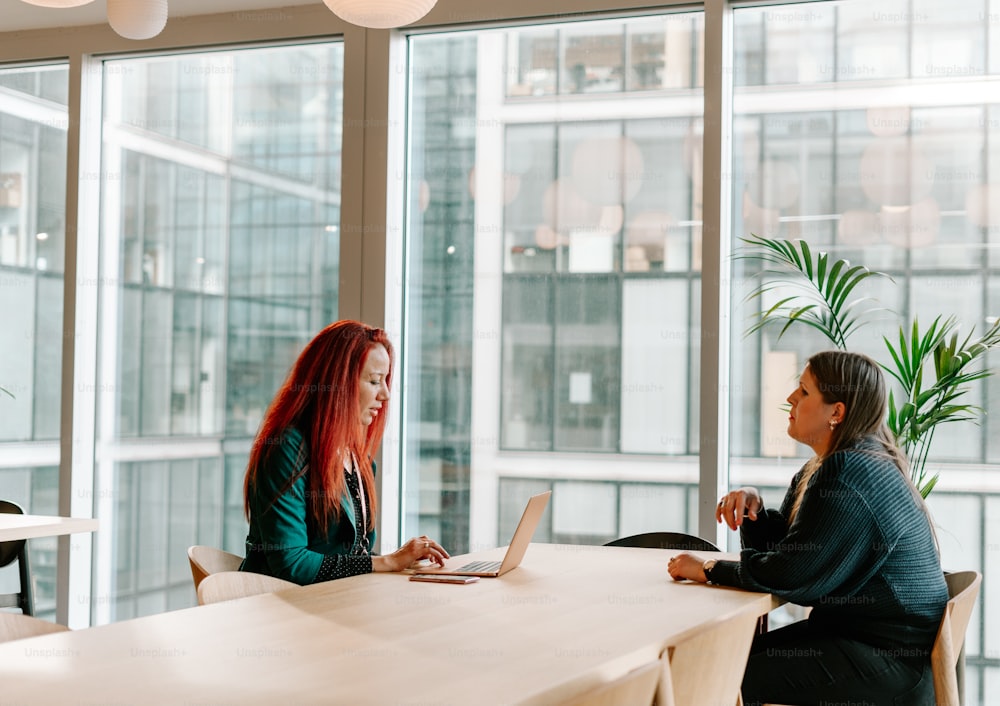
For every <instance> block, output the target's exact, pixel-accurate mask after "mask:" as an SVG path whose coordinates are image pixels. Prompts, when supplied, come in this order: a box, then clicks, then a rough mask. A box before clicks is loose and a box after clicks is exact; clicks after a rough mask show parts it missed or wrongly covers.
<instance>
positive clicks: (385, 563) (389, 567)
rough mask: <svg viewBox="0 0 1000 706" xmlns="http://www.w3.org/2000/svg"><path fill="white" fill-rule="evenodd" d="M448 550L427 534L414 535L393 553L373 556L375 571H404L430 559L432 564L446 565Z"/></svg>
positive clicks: (373, 568)
mask: <svg viewBox="0 0 1000 706" xmlns="http://www.w3.org/2000/svg"><path fill="white" fill-rule="evenodd" d="M448 558H449V554H448V552H446V551H445V550H444V547H442V546H441V545H440V544H438V543H437V542H435V541H434V540H433V539H431V538H429V537H427V536H420V537H414V538H412V539H411V540H410V541H408V542H407V543H406V544H404V545H403V546H401V547H400V548H399V549H397V550H396V551H394V552H393V553H392V554H385V555H383V556H373V557H372V570H373V571H402V570H403V569H408V568H409V567H410V566H411V565H412V564H415V563H416V562H418V561H421V560H423V559H428V560H430V562H431V563H432V564H437V565H438V566H444V560H445V559H448Z"/></svg>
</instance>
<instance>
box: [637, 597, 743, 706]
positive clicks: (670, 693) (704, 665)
mask: <svg viewBox="0 0 1000 706" xmlns="http://www.w3.org/2000/svg"><path fill="white" fill-rule="evenodd" d="M756 627H757V616H756V615H754V614H753V613H744V614H743V615H740V616H738V617H736V618H734V619H733V620H728V621H719V622H717V623H716V624H715V625H713V626H711V627H709V628H708V629H707V630H700V631H698V632H697V633H694V634H692V635H690V636H688V637H687V638H685V639H682V640H680V641H679V642H678V643H677V644H675V645H672V646H670V647H668V648H667V649H666V650H665V651H664V654H663V658H662V659H663V661H664V662H665V663H666V666H665V668H664V670H663V675H662V678H661V679H660V685H659V689H658V692H657V699H656V703H657V706H704V705H705V704H735V703H737V702H738V700H739V699H740V685H741V684H742V683H743V672H744V671H745V670H746V664H747V657H748V656H749V655H750V645H751V643H753V637H754V633H755V632H756Z"/></svg>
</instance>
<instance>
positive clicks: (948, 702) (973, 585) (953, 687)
mask: <svg viewBox="0 0 1000 706" xmlns="http://www.w3.org/2000/svg"><path fill="white" fill-rule="evenodd" d="M944 579H945V582H946V583H947V584H948V595H949V596H950V598H949V600H948V604H947V605H946V606H945V609H944V615H943V616H941V626H940V627H939V628H938V634H937V638H936V639H935V640H934V647H933V649H932V650H931V670H932V672H933V674H934V693H935V696H936V698H937V701H936V703H937V706H959V704H960V703H961V695H960V694H959V690H958V673H957V671H956V666H957V664H958V658H959V655H960V654H961V652H962V645H963V643H964V642H965V631H966V629H967V628H968V627H969V618H971V617H972V610H973V608H975V607H976V597H977V596H978V595H979V585H980V583H982V580H983V576H982V574H980V573H979V572H978V571H956V572H955V573H950V574H945V577H944Z"/></svg>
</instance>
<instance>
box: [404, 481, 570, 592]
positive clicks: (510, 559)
mask: <svg viewBox="0 0 1000 706" xmlns="http://www.w3.org/2000/svg"><path fill="white" fill-rule="evenodd" d="M550 495H552V491H551V490H546V491H545V492H544V493H539V494H538V495H533V496H531V497H530V498H528V505H527V506H526V507H525V508H524V513H523V514H522V515H521V521H520V522H518V523H517V529H516V530H514V537H513V538H512V539H511V540H510V546H508V547H507V553H506V554H504V557H503V559H502V560H501V561H471V562H468V563H465V564H461V565H449V564H448V563H445V565H444V566H443V567H440V568H436V567H434V566H431V565H429V566H426V567H424V566H420V567H417V568H415V569H413V571H414V572H415V573H418V574H433V575H443V576H481V577H483V578H496V577H497V576H503V575H504V574H506V573H507V572H508V571H510V570H511V569H513V568H516V567H517V566H518V565H519V564H520V563H521V559H523V558H524V553H525V552H526V551H527V550H528V545H529V544H531V537H532V536H533V535H534V534H535V528H536V527H538V521H539V520H540V519H541V517H542V513H543V512H544V511H545V506H546V505H548V503H549V496H550ZM453 564H457V562H453Z"/></svg>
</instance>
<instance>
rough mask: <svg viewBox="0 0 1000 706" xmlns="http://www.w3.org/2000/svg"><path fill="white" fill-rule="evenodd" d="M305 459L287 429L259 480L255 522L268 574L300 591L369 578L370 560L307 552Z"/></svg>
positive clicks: (295, 437) (301, 447) (293, 434)
mask: <svg viewBox="0 0 1000 706" xmlns="http://www.w3.org/2000/svg"><path fill="white" fill-rule="evenodd" d="M306 458H308V453H306V451H305V442H304V440H303V438H302V435H301V434H300V433H299V432H298V430H295V429H289V430H288V431H286V432H285V435H284V437H283V439H282V443H281V444H279V445H278V446H277V447H276V448H274V449H273V450H272V452H271V453H270V454H269V455H268V457H267V460H266V462H265V466H264V468H262V469H261V472H260V473H259V474H258V476H257V479H258V485H257V487H256V488H254V489H253V500H252V521H253V522H254V523H255V524H256V525H257V530H258V532H259V536H260V542H261V546H260V547H259V549H260V550H261V551H262V553H263V556H264V560H265V562H266V563H267V568H268V571H269V573H270V574H271V575H272V576H277V577H278V578H282V579H285V580H286V581H294V582H295V583H297V584H300V585H304V584H308V583H315V582H318V581H329V580H331V579H337V578H344V577H346V576H354V575H357V574H364V573H371V571H372V559H371V557H370V556H351V555H348V554H347V553H346V552H345V553H343V554H324V553H322V552H317V551H313V550H311V549H309V545H310V541H309V530H308V524H307V520H306V518H307V517H308V514H307V513H308V507H307V503H306V477H305V474H304V473H303V472H302V471H303V468H304V465H303V464H304V463H306V461H304V459H306Z"/></svg>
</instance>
